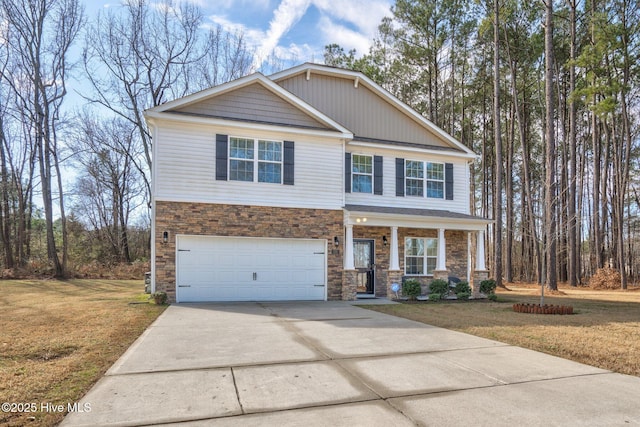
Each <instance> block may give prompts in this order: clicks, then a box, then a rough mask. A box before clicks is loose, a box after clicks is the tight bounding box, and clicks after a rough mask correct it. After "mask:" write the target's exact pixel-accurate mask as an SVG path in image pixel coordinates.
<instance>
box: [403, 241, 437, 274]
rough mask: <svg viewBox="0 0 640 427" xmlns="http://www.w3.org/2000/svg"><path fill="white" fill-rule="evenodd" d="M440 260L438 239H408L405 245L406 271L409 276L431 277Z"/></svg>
mask: <svg viewBox="0 0 640 427" xmlns="http://www.w3.org/2000/svg"><path fill="white" fill-rule="evenodd" d="M437 260H438V239H435V238H416V237H407V238H406V239H405V243H404V271H405V274H407V275H413V276H430V275H432V274H433V270H435V268H436V262H437Z"/></svg>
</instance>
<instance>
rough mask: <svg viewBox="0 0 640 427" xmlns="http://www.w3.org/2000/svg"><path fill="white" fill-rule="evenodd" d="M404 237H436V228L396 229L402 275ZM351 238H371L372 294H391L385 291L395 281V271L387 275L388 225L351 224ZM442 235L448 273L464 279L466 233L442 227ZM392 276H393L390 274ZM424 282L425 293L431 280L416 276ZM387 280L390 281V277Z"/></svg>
mask: <svg viewBox="0 0 640 427" xmlns="http://www.w3.org/2000/svg"><path fill="white" fill-rule="evenodd" d="M383 236H387V241H388V244H387V246H384V244H383ZM406 237H433V238H437V237H438V230H435V229H422V228H402V227H400V228H398V246H399V247H398V256H399V258H400V269H401V276H402V277H415V276H404V240H405V238H406ZM353 238H354V239H373V240H375V250H374V251H375V257H376V260H375V264H376V272H375V293H376V296H378V297H380V296H388V297H393V296H394V295H391V293H390V292H389V290H390V289H391V288H390V283H392V282H394V281H396V278H395V274H392V275H390V274H389V272H388V270H389V255H390V248H389V245H390V244H391V228H390V227H367V226H354V227H353ZM444 238H445V240H446V245H447V248H446V249H447V271H448V276H455V277H459V278H460V279H461V280H467V265H468V264H467V262H468V260H467V248H468V246H467V232H466V231H458V230H445V233H444ZM391 276H394V277H391ZM416 278H417V279H418V280H420V282H421V283H423V284H424V285H425V287H424V288H423V293H426V291H427V287H426V285H428V284H429V283H430V282H431V280H432V279H433V278H432V277H431V276H419V277H416ZM390 279H391V280H390Z"/></svg>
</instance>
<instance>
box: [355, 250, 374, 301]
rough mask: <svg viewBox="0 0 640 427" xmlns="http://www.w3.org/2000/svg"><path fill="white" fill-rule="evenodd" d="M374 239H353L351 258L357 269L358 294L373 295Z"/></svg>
mask: <svg viewBox="0 0 640 427" xmlns="http://www.w3.org/2000/svg"><path fill="white" fill-rule="evenodd" d="M373 247H374V241H373V240H364V239H355V240H354V241H353V258H354V263H355V267H356V270H357V271H358V278H357V286H358V287H357V292H358V295H359V296H368V295H371V296H373V295H375V289H374V283H375V277H374V274H375V267H376V265H375V257H374V253H373Z"/></svg>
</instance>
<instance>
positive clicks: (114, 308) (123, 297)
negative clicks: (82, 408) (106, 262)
mask: <svg viewBox="0 0 640 427" xmlns="http://www.w3.org/2000/svg"><path fill="white" fill-rule="evenodd" d="M142 291H143V284H142V280H136V281H113V280H70V281H53V280H11V281H0V325H2V326H1V329H0V330H1V332H0V403H2V402H16V403H36V404H37V406H38V408H39V407H40V405H41V404H42V403H48V402H50V403H53V404H62V405H64V406H65V407H66V406H67V404H69V403H70V404H73V403H74V402H77V401H78V400H79V399H80V397H82V395H84V393H85V392H86V391H87V390H88V389H89V388H90V387H91V386H92V385H93V384H94V383H95V382H96V381H97V380H98V379H99V378H100V377H101V376H102V375H103V374H104V372H105V371H106V370H107V369H108V368H109V366H111V365H112V364H113V362H115V361H116V360H117V358H118V357H119V356H120V355H121V354H122V353H123V352H124V351H125V350H126V349H127V348H128V347H129V345H131V343H132V342H133V341H134V340H135V339H136V338H137V337H138V336H139V335H140V334H141V333H142V332H143V331H144V330H145V329H146V327H147V326H148V325H149V324H150V323H151V322H153V320H155V319H156V318H157V317H158V315H159V314H160V313H162V311H163V310H164V307H161V306H156V305H154V304H152V303H150V304H149V303H147V296H146V295H145V294H144V293H142ZM132 302H135V303H136V304H130V303H132ZM63 416H64V414H60V413H47V412H42V411H40V410H38V411H36V412H35V413H23V414H16V413H6V412H0V425H9V426H14V425H15V426H17V425H25V424H27V423H28V424H29V425H46V426H48V425H55V424H56V423H58V422H60V421H61V420H62V418H63Z"/></svg>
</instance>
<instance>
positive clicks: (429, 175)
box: [405, 160, 444, 199]
mask: <svg viewBox="0 0 640 427" xmlns="http://www.w3.org/2000/svg"><path fill="white" fill-rule="evenodd" d="M425 191H426V197H430V198H436V199H444V164H443V163H431V162H422V161H417V160H407V161H406V162H405V194H406V195H407V196H417V197H425Z"/></svg>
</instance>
